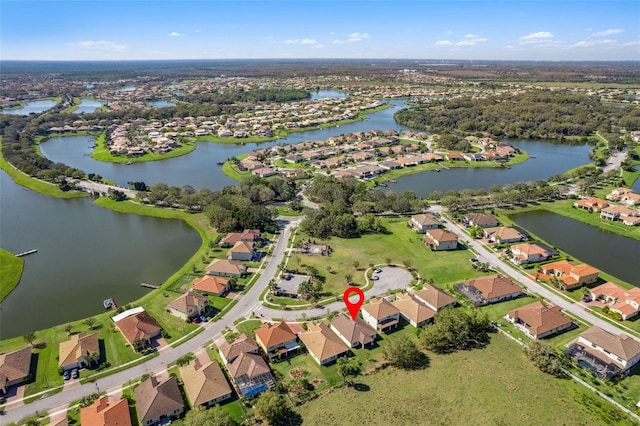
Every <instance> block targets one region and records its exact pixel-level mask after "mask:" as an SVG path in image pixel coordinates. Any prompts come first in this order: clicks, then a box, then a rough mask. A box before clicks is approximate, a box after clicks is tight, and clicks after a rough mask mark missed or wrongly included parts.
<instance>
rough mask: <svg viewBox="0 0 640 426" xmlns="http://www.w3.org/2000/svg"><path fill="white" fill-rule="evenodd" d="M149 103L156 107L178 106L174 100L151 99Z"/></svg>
mask: <svg viewBox="0 0 640 426" xmlns="http://www.w3.org/2000/svg"><path fill="white" fill-rule="evenodd" d="M147 104H148V105H151V106H152V107H154V108H167V107H172V106H176V104H174V103H173V102H168V101H151V102H147Z"/></svg>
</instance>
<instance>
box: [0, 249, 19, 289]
mask: <svg viewBox="0 0 640 426" xmlns="http://www.w3.org/2000/svg"><path fill="white" fill-rule="evenodd" d="M23 271H24V259H23V258H21V257H16V256H14V254H13V253H11V252H10V251H9V250H5V249H2V248H0V302H2V301H3V300H4V298H5V297H7V296H8V295H9V293H11V292H12V291H13V289H14V288H16V287H17V286H18V284H19V283H20V278H21V277H22V272H23Z"/></svg>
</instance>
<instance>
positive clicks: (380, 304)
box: [362, 298, 400, 319]
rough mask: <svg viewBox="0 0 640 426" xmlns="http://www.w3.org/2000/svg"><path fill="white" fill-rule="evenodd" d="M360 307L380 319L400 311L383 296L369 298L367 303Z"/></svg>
mask: <svg viewBox="0 0 640 426" xmlns="http://www.w3.org/2000/svg"><path fill="white" fill-rule="evenodd" d="M362 309H363V310H364V311H367V312H368V313H369V314H370V315H371V316H372V317H374V318H375V319H382V318H386V317H389V316H391V315H394V314H399V313H400V311H399V310H398V308H396V307H395V306H393V304H392V303H391V302H389V301H388V300H387V299H384V298H378V299H371V301H370V302H369V303H367V304H366V305H363V306H362Z"/></svg>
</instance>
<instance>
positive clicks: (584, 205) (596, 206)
mask: <svg viewBox="0 0 640 426" xmlns="http://www.w3.org/2000/svg"><path fill="white" fill-rule="evenodd" d="M573 206H574V207H577V208H579V209H583V210H589V211H592V212H596V213H597V212H599V211H600V210H602V209H603V208H605V207H608V206H609V203H607V201H606V200H603V199H602V198H596V197H591V198H584V199H582V200H578V201H576V202H575V203H573Z"/></svg>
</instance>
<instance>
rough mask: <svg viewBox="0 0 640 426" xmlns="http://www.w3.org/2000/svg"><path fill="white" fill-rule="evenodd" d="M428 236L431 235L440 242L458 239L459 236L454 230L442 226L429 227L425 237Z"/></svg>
mask: <svg viewBox="0 0 640 426" xmlns="http://www.w3.org/2000/svg"><path fill="white" fill-rule="evenodd" d="M427 237H431V238H432V239H434V240H437V241H438V242H439V243H444V242H447V241H458V236H457V235H456V234H454V233H453V232H449V231H445V230H444V229H441V228H436V229H428V230H427V233H426V235H425V236H424V238H425V239H427Z"/></svg>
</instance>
